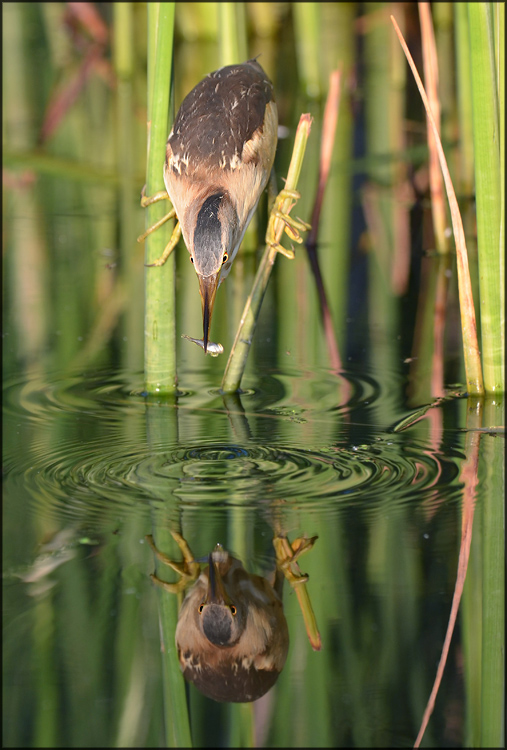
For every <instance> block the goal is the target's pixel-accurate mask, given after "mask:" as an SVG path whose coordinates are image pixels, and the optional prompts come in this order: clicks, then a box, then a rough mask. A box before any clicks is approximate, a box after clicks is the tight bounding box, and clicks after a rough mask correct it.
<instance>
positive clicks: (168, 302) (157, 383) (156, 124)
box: [144, 3, 176, 394]
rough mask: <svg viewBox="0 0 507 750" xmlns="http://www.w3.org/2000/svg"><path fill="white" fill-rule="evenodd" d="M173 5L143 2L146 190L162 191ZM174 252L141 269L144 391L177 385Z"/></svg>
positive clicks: (151, 210)
mask: <svg viewBox="0 0 507 750" xmlns="http://www.w3.org/2000/svg"><path fill="white" fill-rule="evenodd" d="M174 10H175V3H149V4H148V157H147V172H146V194H147V195H148V196H149V195H153V194H154V193H156V192H158V191H159V190H164V180H163V168H164V160H165V145H166V140H167V135H168V132H169V127H168V125H169V123H168V115H169V98H170V89H171V69H172V50H173V33H174ZM164 204H165V201H162V202H158V203H154V204H153V205H151V206H148V208H146V227H147V228H148V227H150V226H152V225H153V224H154V223H155V222H156V221H157V220H158V219H160V218H162V216H163V215H164V213H167V211H168V205H169V204H167V205H164ZM168 230H169V228H168V227H167V226H166V227H161V228H160V229H158V230H157V231H156V232H153V233H152V234H149V235H148V237H147V238H146V243H145V248H146V250H145V263H146V264H149V263H153V262H154V261H155V260H156V259H157V258H158V257H160V256H161V255H162V253H163V250H164V247H165V245H166V243H167V242H168V240H169V237H170V234H169V231H168ZM174 278H175V259H174V253H173V254H172V255H171V256H170V257H169V258H168V260H167V262H166V263H165V264H164V265H163V266H161V267H158V268H145V298H146V299H145V326H144V335H145V349H144V371H145V384H146V390H147V391H148V392H149V393H157V394H163V393H174V390H175V388H176V330H175V314H176V293H175V282H174Z"/></svg>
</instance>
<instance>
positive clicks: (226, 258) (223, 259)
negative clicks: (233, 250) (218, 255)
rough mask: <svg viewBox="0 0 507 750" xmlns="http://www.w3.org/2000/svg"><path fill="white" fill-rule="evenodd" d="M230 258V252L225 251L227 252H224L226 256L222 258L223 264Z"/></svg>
mask: <svg viewBox="0 0 507 750" xmlns="http://www.w3.org/2000/svg"><path fill="white" fill-rule="evenodd" d="M228 260H229V254H228V253H225V254H224V257H223V258H222V265H223V264H224V263H227V261H228Z"/></svg>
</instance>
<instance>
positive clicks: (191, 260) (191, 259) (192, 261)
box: [190, 256, 194, 265]
mask: <svg viewBox="0 0 507 750" xmlns="http://www.w3.org/2000/svg"><path fill="white" fill-rule="evenodd" d="M190 262H191V263H192V265H193V264H194V259H193V258H192V256H190Z"/></svg>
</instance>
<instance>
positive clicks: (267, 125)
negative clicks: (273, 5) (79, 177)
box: [139, 58, 278, 353]
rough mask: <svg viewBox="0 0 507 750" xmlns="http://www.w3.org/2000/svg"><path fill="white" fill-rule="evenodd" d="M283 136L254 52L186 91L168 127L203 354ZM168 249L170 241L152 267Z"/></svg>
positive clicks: (172, 195) (172, 184)
mask: <svg viewBox="0 0 507 750" xmlns="http://www.w3.org/2000/svg"><path fill="white" fill-rule="evenodd" d="M277 142H278V111H277V106H276V102H275V98H274V91H273V84H272V83H271V81H270V79H269V78H268V77H267V75H266V73H265V72H264V70H263V68H262V67H261V65H260V64H259V63H258V62H257V59H255V58H254V59H251V60H247V61H246V62H244V63H240V64H236V65H226V66H225V67H222V68H219V69H218V70H215V71H214V72H212V73H209V74H208V75H207V76H206V77H205V78H204V79H203V80H202V81H200V82H199V83H198V84H197V85H196V86H195V88H193V89H192V91H190V93H189V94H187V96H186V97H185V99H184V100H183V102H182V104H181V106H180V108H179V111H178V114H177V115H176V119H175V121H174V124H173V127H172V129H171V132H170V133H169V137H168V139H167V145H166V158H165V164H164V184H165V187H166V191H167V195H168V196H169V199H170V201H171V203H172V205H173V209H174V212H175V215H176V217H177V219H178V222H179V230H178V232H179V231H180V230H181V233H182V234H183V239H184V241H185V244H186V246H187V249H188V252H189V253H190V260H191V261H192V263H193V264H194V268H195V272H196V274H197V278H198V282H199V292H200V296H201V302H202V316H203V348H204V352H205V353H206V352H207V349H208V341H209V330H210V324H211V316H212V313H213V307H214V304H215V297H216V292H217V289H218V287H219V285H220V284H221V283H222V282H223V281H224V279H225V278H226V277H227V275H228V274H229V271H230V270H231V266H232V263H233V261H234V258H235V257H236V254H237V252H238V249H239V246H240V244H241V241H242V239H243V236H244V234H245V231H246V229H247V227H248V224H249V222H250V220H251V218H252V216H253V214H254V212H255V209H256V208H257V204H258V202H259V199H260V196H261V195H262V192H263V190H264V189H265V187H266V185H267V183H268V180H269V177H270V174H271V170H272V167H273V163H274V159H275V152H276V147H277ZM165 197H167V196H165ZM156 199H157V198H153V199H146V203H143V205H148V204H149V201H150V200H156ZM168 216H169V215H168ZM178 232H176V230H175V233H173V245H174V244H176V242H177V239H179V236H180V235H179V233H178ZM144 236H145V235H143V237H144ZM139 239H142V238H139ZM170 244H171V243H170ZM171 249H172V248H171ZM169 252H170V250H169V245H168V248H166V253H164V256H162V257H161V258H160V259H159V260H158V261H156V262H155V263H153V264H151V265H162V263H163V262H165V259H166V257H167V255H168V254H169Z"/></svg>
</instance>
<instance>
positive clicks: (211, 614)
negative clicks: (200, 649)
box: [199, 554, 245, 646]
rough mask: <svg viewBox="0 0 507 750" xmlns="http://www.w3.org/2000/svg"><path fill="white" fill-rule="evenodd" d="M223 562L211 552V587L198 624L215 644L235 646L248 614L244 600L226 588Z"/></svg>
mask: <svg viewBox="0 0 507 750" xmlns="http://www.w3.org/2000/svg"><path fill="white" fill-rule="evenodd" d="M220 565H221V564H220V563H219V562H218V563H217V562H216V560H214V558H213V555H212V554H210V555H209V567H208V587H207V591H206V596H205V598H204V599H203V601H201V603H200V604H199V624H200V628H201V630H202V633H203V635H204V636H205V637H206V638H207V639H208V641H209V642H210V643H212V644H213V645H215V646H233V645H234V644H235V643H237V641H238V640H239V638H240V637H241V634H242V633H243V630H244V628H245V617H244V612H243V607H242V605H241V602H240V601H236V598H235V597H231V596H230V595H229V593H228V592H227V589H226V585H225V583H224V580H223V578H222V575H221V573H220Z"/></svg>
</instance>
